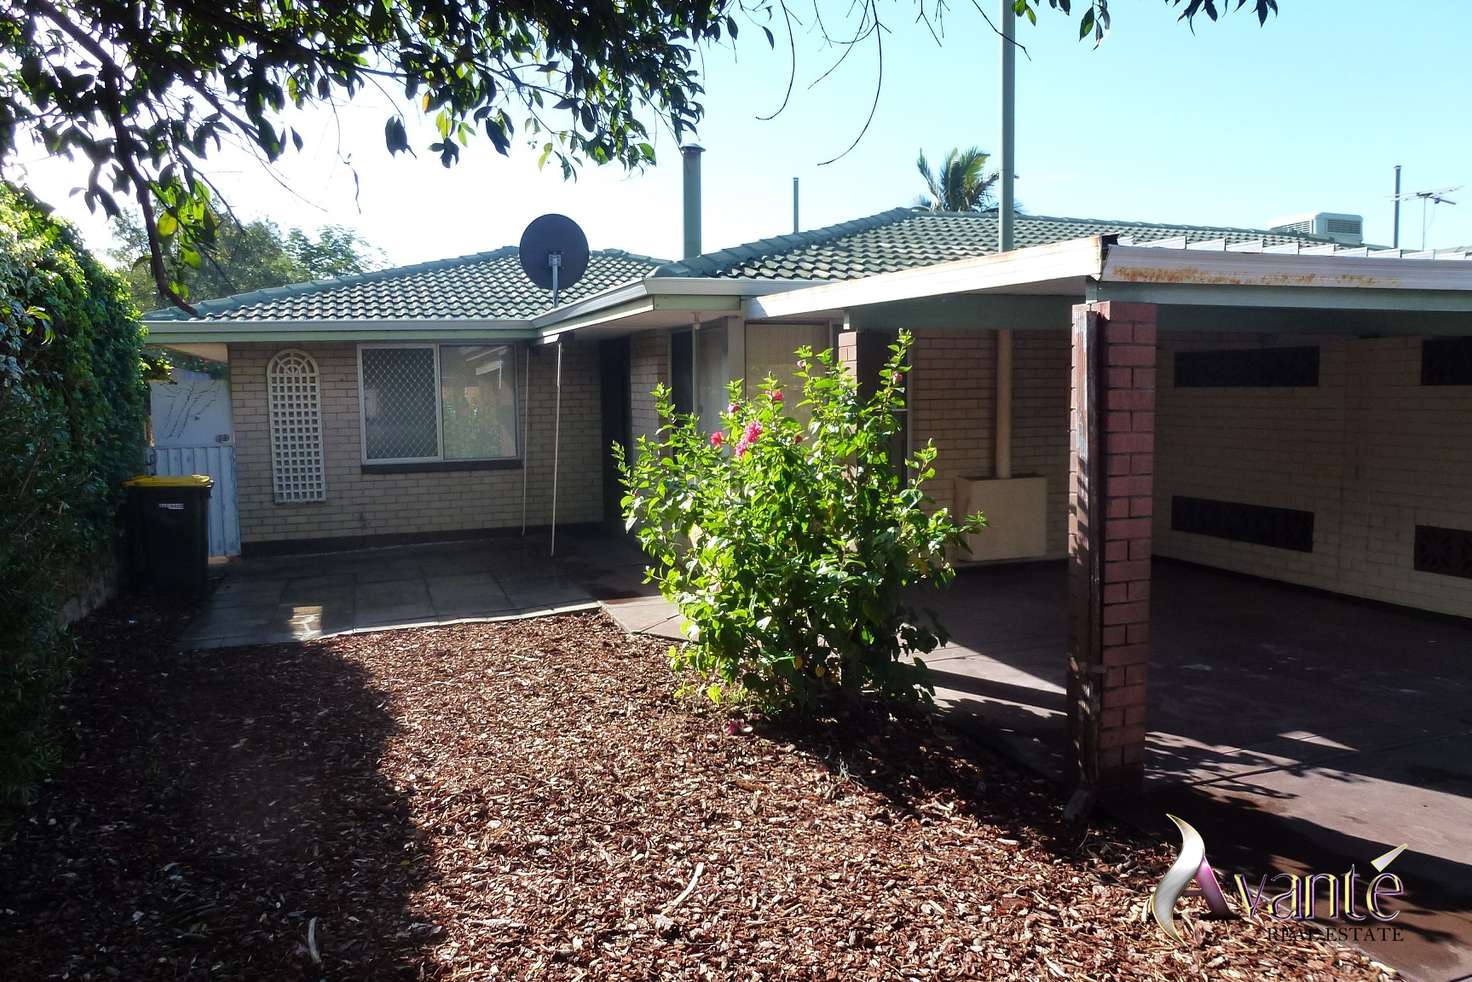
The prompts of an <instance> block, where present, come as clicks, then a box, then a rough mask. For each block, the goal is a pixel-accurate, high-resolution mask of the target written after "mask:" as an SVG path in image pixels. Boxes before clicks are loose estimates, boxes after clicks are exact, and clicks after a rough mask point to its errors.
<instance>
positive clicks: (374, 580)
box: [182, 536, 618, 648]
mask: <svg viewBox="0 0 1472 982" xmlns="http://www.w3.org/2000/svg"><path fill="white" fill-rule="evenodd" d="M559 551H560V552H562V553H563V556H560V557H559V558H558V559H557V560H553V559H550V558H548V556H547V541H546V539H545V538H544V537H537V536H530V537H528V538H526V539H522V538H520V537H516V538H505V539H487V540H481V541H474V542H453V543H446V544H440V545H427V546H412V547H397V548H391V549H366V550H361V551H357V552H342V553H328V554H324V555H316V556H283V557H279V558H271V559H251V560H245V561H241V562H235V563H231V564H229V565H228V566H226V567H225V573H224V580H223V582H222V583H220V584H219V586H218V587H217V588H216V589H215V591H214V593H213V594H212V595H211V597H210V598H209V600H208V601H207V602H206V604H205V606H204V609H203V610H202V611H201V613H200V615H199V616H198V617H197V618H196V619H195V620H194V621H193V622H192V623H191V624H190V625H189V627H188V628H187V629H186V631H185V633H184V636H183V639H182V640H183V643H184V644H185V646H186V647H189V648H226V647H235V646H239V645H252V644H274V643H278V642H283V641H302V640H307V639H311V638H318V637H324V636H326V635H331V634H343V633H347V632H352V631H369V630H383V629H385V628H390V627H411V626H413V627H418V626H426V625H434V624H449V623H455V622H457V621H474V620H500V619H505V618H511V617H537V616H542V615H545V614H555V613H563V612H566V611H571V610H586V609H589V608H593V607H596V606H598V600H597V598H596V596H595V593H596V592H599V576H605V577H611V576H613V575H614V574H615V573H616V572H618V570H617V569H616V568H615V567H610V568H606V569H599V568H596V564H594V563H592V562H590V558H595V557H596V555H597V547H596V543H592V544H590V543H587V542H577V543H573V542H568V543H567V544H566V545H563V546H562V548H560V550H559Z"/></svg>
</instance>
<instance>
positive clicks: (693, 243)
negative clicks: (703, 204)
mask: <svg viewBox="0 0 1472 982" xmlns="http://www.w3.org/2000/svg"><path fill="white" fill-rule="evenodd" d="M703 153H705V148H704V147H702V146H698V145H696V144H694V143H687V144H686V145H685V146H683V147H681V148H680V155H681V156H682V157H684V158H685V209H684V214H685V222H684V225H685V255H684V257H683V258H685V259H690V258H692V257H694V256H698V255H700V155H701V154H703Z"/></svg>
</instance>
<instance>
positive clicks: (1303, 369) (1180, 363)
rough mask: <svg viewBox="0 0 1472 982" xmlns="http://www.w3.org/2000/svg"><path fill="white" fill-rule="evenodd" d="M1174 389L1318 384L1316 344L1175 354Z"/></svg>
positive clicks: (1260, 387) (1258, 387)
mask: <svg viewBox="0 0 1472 982" xmlns="http://www.w3.org/2000/svg"><path fill="white" fill-rule="evenodd" d="M1175 384H1176V388H1178V389H1206V388H1224V389H1281V388H1295V387H1309V386H1316V385H1318V384H1319V349H1318V346H1317V345H1303V346H1300V347H1294V348H1229V349H1226V350H1223V351H1180V352H1177V353H1176V373H1175Z"/></svg>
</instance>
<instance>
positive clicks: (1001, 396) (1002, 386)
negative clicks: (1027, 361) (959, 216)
mask: <svg viewBox="0 0 1472 982" xmlns="http://www.w3.org/2000/svg"><path fill="white" fill-rule="evenodd" d="M1001 3H1002V165H1001V167H999V168H998V181H997V183H998V184H999V185H1000V188H999V189H998V193H997V251H998V252H1010V251H1012V244H1013V239H1012V212H1013V204H1012V177H1013V172H1014V170H1015V169H1016V163H1015V158H1016V151H1017V146H1016V132H1015V126H1014V124H1015V122H1016V120H1015V118H1014V110H1015V103H1016V99H1017V45H1016V44H1015V43H1014V38H1015V37H1016V27H1017V17H1016V13H1015V9H1014V6H1013V3H1012V0H1001ZM996 357H997V365H996V369H997V385H996V393H995V396H996V398H995V402H994V405H993V417H994V418H993V421H992V423H993V427H994V429H995V432H996V438H995V440H993V450H994V458H995V459H994V461H993V476H994V477H996V478H997V479H998V480H1003V481H1005V480H1007V479H1008V478H1010V477H1011V476H1012V331H1011V330H1009V329H1007V328H1002V329H1001V330H999V331H997V352H996Z"/></svg>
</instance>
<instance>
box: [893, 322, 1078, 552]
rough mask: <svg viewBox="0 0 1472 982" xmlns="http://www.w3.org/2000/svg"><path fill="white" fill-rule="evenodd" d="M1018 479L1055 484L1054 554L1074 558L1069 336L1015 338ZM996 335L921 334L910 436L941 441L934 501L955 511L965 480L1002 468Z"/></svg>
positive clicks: (1023, 334) (1050, 543) (1051, 495)
mask: <svg viewBox="0 0 1472 982" xmlns="http://www.w3.org/2000/svg"><path fill="white" fill-rule="evenodd" d="M1012 338H1013V341H1012V369H1013V386H1012V473H1013V475H1014V476H1017V477H1025V476H1031V475H1040V476H1042V477H1046V478H1047V479H1048V530H1047V550H1048V551H1047V555H1048V556H1049V557H1051V558H1055V559H1056V558H1061V557H1063V556H1064V555H1066V554H1067V552H1068V365H1069V339H1068V332H1067V331H1066V330H1064V329H1062V328H1061V327H1060V329H1059V330H1058V331H1056V332H1054V331H1017V332H1014V334H1013V335H1012ZM996 351H997V340H996V334H995V333H994V332H992V331H979V332H977V333H975V334H937V333H924V332H920V333H917V335H916V338H915V349H914V353H913V355H912V361H913V364H914V372H913V374H912V383H911V384H912V393H911V407H912V417H911V424H910V425H911V437H912V439H913V440H914V442H915V444H916V445H917V446H919V445H922V444H924V442H925V441H926V440H927V439H933V440H934V441H935V445H936V448H937V449H938V450H939V451H940V457H939V459H938V460H937V461H936V477H935V480H934V481H933V482H932V484H931V486H930V492H931V495H932V496H933V497H934V498H935V499H936V501H937V502H938V503H940V504H942V505H945V506H946V507H948V508H954V507H955V502H954V500H953V499H954V495H955V483H956V478H958V477H989V476H991V475H992V474H993V472H994V468H995V459H994V453H995V450H994V442H995V423H994V419H995V411H996Z"/></svg>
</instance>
